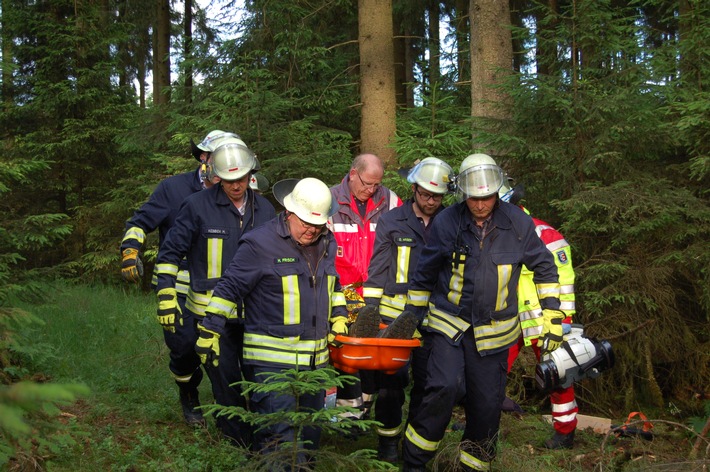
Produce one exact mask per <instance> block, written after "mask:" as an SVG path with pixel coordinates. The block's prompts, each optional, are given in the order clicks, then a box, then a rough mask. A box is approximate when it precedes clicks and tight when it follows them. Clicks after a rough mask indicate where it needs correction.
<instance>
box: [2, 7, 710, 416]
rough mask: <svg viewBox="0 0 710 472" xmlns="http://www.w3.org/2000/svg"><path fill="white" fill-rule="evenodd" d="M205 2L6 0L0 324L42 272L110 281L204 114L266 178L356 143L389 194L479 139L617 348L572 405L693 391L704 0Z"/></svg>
mask: <svg viewBox="0 0 710 472" xmlns="http://www.w3.org/2000/svg"><path fill="white" fill-rule="evenodd" d="M222 3H223V5H222V7H221V10H219V9H218V13H213V15H212V16H211V17H208V15H207V13H206V11H205V10H204V9H203V8H202V7H201V6H199V5H197V4H196V3H195V2H194V1H193V0H186V1H184V2H180V3H178V2H171V1H170V0H152V1H150V2H148V1H145V2H129V1H126V0H73V1H69V0H37V1H28V0H22V1H21V0H2V5H1V8H2V11H1V16H2V18H1V21H2V25H1V26H2V30H1V33H2V37H1V41H2V90H1V93H2V114H1V115H0V139H2V143H1V146H2V154H1V155H0V160H1V165H0V195H1V196H2V198H1V199H0V213H1V214H2V218H1V219H0V315H2V316H1V318H2V319H5V320H7V319H8V318H10V317H16V316H17V312H16V311H15V310H14V308H13V300H17V299H18V298H19V299H32V298H33V297H40V298H41V297H43V296H45V294H44V292H43V290H44V289H42V287H43V285H41V284H42V283H43V282H44V281H47V280H56V279H63V280H71V281H75V282H77V283H82V284H111V285H114V284H115V285H118V284H121V283H122V282H121V281H120V275H119V272H120V271H119V267H120V261H119V251H118V246H119V244H120V240H121V237H122V233H123V230H124V222H125V220H126V219H127V218H129V217H130V215H131V214H132V212H133V211H134V210H135V209H136V208H137V207H138V206H139V205H140V204H141V203H142V202H143V201H145V200H146V199H147V197H148V195H149V194H150V192H151V191H152V189H153V188H154V187H155V185H156V184H157V182H159V181H160V180H161V179H163V178H164V177H166V176H168V175H171V174H174V173H177V172H180V171H185V170H189V169H192V168H194V167H195V161H194V160H193V159H192V157H191V156H190V154H189V148H190V144H189V141H190V139H191V138H192V139H194V140H195V141H198V142H199V141H200V140H201V139H202V137H203V136H204V135H205V134H206V133H207V132H208V131H210V130H212V129H223V130H228V131H233V132H236V133H238V134H240V135H241V137H242V138H243V139H244V141H245V142H246V143H247V144H248V145H249V147H250V148H251V149H253V150H254V151H255V152H256V153H257V155H258V157H259V159H260V161H261V163H262V171H263V172H264V174H265V175H266V176H267V177H268V178H269V180H270V181H271V182H272V183H273V182H275V181H278V180H280V179H282V178H287V177H305V176H315V177H318V178H320V179H322V180H324V181H325V182H326V183H328V184H329V185H333V184H335V183H337V182H338V181H339V180H340V179H341V178H342V176H343V175H344V174H345V172H346V171H347V169H348V168H349V165H350V162H351V159H352V157H353V156H354V155H355V154H357V153H358V152H375V153H377V154H379V155H380V156H381V157H382V158H383V159H384V160H385V161H386V162H387V167H388V171H387V174H386V179H385V183H386V184H387V185H388V186H390V187H391V188H393V189H395V190H396V191H397V192H398V193H399V194H400V195H401V196H403V197H407V196H408V189H407V185H406V183H405V182H403V181H402V180H401V179H400V178H399V177H397V174H396V170H397V169H398V168H400V167H407V166H410V165H411V164H412V163H413V162H414V161H415V160H416V159H422V158H424V157H427V156H437V157H440V158H443V159H444V160H446V161H448V162H449V163H450V164H451V165H452V166H453V167H454V168H457V167H458V164H459V163H460V162H461V160H463V158H464V157H465V156H466V155H467V154H469V153H471V152H474V151H476V150H478V151H483V152H487V153H489V154H491V155H493V156H494V157H495V158H496V159H497V160H498V161H499V163H501V164H502V166H503V167H504V168H505V170H506V171H507V172H508V173H509V175H511V176H512V177H514V178H515V179H516V181H517V182H518V183H523V184H524V185H525V188H526V194H527V198H526V200H525V204H526V206H527V207H528V208H529V209H530V210H531V211H532V213H533V214H534V215H535V216H537V217H540V218H542V219H545V220H547V221H549V222H550V223H552V224H553V225H555V226H557V227H558V228H560V229H561V230H562V231H563V233H564V234H565V236H566V237H567V239H568V240H569V241H570V243H571V245H572V247H573V251H574V252H573V256H574V263H575V266H576V272H577V310H578V315H577V321H578V322H582V323H584V324H585V325H586V327H587V332H588V334H591V335H594V336H597V337H602V338H606V339H609V340H610V341H611V342H612V344H613V346H614V350H615V352H616V354H617V366H616V367H615V368H614V369H612V370H611V371H610V372H609V373H608V374H607V375H604V376H602V377H600V378H599V379H597V380H596V381H595V382H594V383H590V384H589V385H586V386H585V388H583V389H579V392H578V396H579V400H578V401H580V402H581V403H582V404H585V402H586V404H587V405H593V406H594V407H595V408H597V409H599V410H604V409H611V408H613V407H614V406H619V405H624V407H625V408H626V409H627V410H629V411H630V410H633V409H634V408H637V407H638V406H639V405H653V406H657V407H662V406H664V405H667V404H668V403H669V402H673V403H674V404H683V403H684V402H689V401H691V400H693V399H697V398H703V397H705V398H706V395H707V391H708V389H710V385H709V384H708V379H710V363H709V359H710V245H708V242H707V241H708V240H709V239H710V205H709V204H708V203H709V202H708V195H709V194H708V192H709V189H710V187H709V186H708V182H709V177H710V92H709V91H708V83H709V82H710V60H709V59H710V49H708V47H707V46H708V44H710V3H709V2H706V1H703V0H541V1H533V0H511V1H510V2H509V3H508V2H501V1H500V0H470V1H469V0H451V1H446V2H438V1H431V0H391V1H390V0H382V1H380V0H359V1H358V2H354V1H347V0H330V1H327V0H253V1H249V0H247V1H245V2H243V3H242V2H239V3H240V5H237V4H236V2H226V1H225V2H222ZM238 8H241V10H239V11H238V10H237V9H238ZM212 11H213V12H214V11H215V9H214V7H213V8H212ZM237 13H239V14H237ZM156 240H157V238H156V239H149V244H148V245H147V247H146V256H147V259H148V260H150V256H151V255H154V253H155V243H156ZM0 329H1V330H2V332H0V334H3V333H5V331H6V330H7V322H6V321H3V322H2V323H0ZM7 339H9V338H8V337H7V336H5V335H3V336H0V343H1V344H0V348H2V351H3V353H5V354H7V355H5V354H3V356H2V358H1V359H0V361H1V362H2V368H3V373H2V375H1V378H2V384H4V385H5V386H7V385H11V384H12V383H14V382H16V381H17V380H19V379H20V377H21V375H19V374H18V372H20V371H18V370H17V369H13V368H10V367H11V366H12V365H13V361H12V358H13V356H14V357H17V356H18V355H19V354H21V353H22V350H23V349H22V348H20V347H18V346H17V345H14V344H13V343H12V342H9V341H6V340H7ZM512 386H513V387H514V386H515V384H514V383H513V384H512ZM519 388H520V389H521V391H522V390H523V389H524V385H523V386H519Z"/></svg>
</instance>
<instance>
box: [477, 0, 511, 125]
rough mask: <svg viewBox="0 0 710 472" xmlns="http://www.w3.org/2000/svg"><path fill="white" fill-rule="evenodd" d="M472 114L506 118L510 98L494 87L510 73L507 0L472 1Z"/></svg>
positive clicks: (508, 10)
mask: <svg viewBox="0 0 710 472" xmlns="http://www.w3.org/2000/svg"><path fill="white" fill-rule="evenodd" d="M469 19H470V22H471V116H473V117H479V118H494V119H505V118H507V117H508V116H509V114H510V113H509V107H510V104H509V97H508V96H507V95H506V94H505V93H504V92H503V91H502V90H501V89H499V88H496V87H497V86H499V85H501V84H502V83H503V80H504V79H505V78H506V76H507V75H509V74H510V73H511V72H512V64H513V46H512V42H511V33H510V7H509V6H508V0H471V1H470V3H469Z"/></svg>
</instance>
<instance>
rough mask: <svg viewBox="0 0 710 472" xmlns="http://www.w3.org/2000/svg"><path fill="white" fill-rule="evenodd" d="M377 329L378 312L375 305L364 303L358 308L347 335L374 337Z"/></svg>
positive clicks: (378, 322) (378, 327)
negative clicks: (364, 304)
mask: <svg viewBox="0 0 710 472" xmlns="http://www.w3.org/2000/svg"><path fill="white" fill-rule="evenodd" d="M379 331H380V312H379V311H378V310H377V307H374V306H371V305H366V306H364V307H362V308H360V311H359V312H358V314H357V318H355V322H354V323H353V324H352V326H350V331H349V333H348V335H349V336H351V337H353V338H374V337H375V336H377V333H378V332H379Z"/></svg>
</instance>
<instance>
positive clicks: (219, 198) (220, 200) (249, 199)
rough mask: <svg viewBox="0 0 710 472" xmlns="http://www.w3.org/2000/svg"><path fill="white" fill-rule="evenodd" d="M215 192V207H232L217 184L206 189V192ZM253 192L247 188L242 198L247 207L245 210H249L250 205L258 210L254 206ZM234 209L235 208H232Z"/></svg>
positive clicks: (256, 206)
mask: <svg viewBox="0 0 710 472" xmlns="http://www.w3.org/2000/svg"><path fill="white" fill-rule="evenodd" d="M215 189H216V191H217V195H216V196H215V203H216V204H217V205H234V203H232V201H231V200H230V199H229V197H228V196H227V194H226V193H225V192H224V191H223V190H222V186H221V185H219V184H215V185H213V186H212V187H210V188H208V189H207V190H208V191H210V190H215ZM254 195H255V194H254V191H253V190H252V189H250V188H248V187H247V191H246V193H245V194H244V198H245V199H246V203H247V206H246V208H249V206H250V205H252V206H255V208H259V206H258V205H256V199H255V197H254ZM234 208H236V207H234Z"/></svg>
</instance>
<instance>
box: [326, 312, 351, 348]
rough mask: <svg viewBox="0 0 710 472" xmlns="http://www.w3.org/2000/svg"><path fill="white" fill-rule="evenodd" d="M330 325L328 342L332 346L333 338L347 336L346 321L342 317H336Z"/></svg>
mask: <svg viewBox="0 0 710 472" xmlns="http://www.w3.org/2000/svg"><path fill="white" fill-rule="evenodd" d="M330 321H331V325H330V333H328V342H329V343H330V344H333V342H334V341H335V337H336V336H337V335H339V334H348V325H347V321H348V319H347V318H346V317H344V316H336V317H335V318H333V319H332V320H330Z"/></svg>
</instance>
